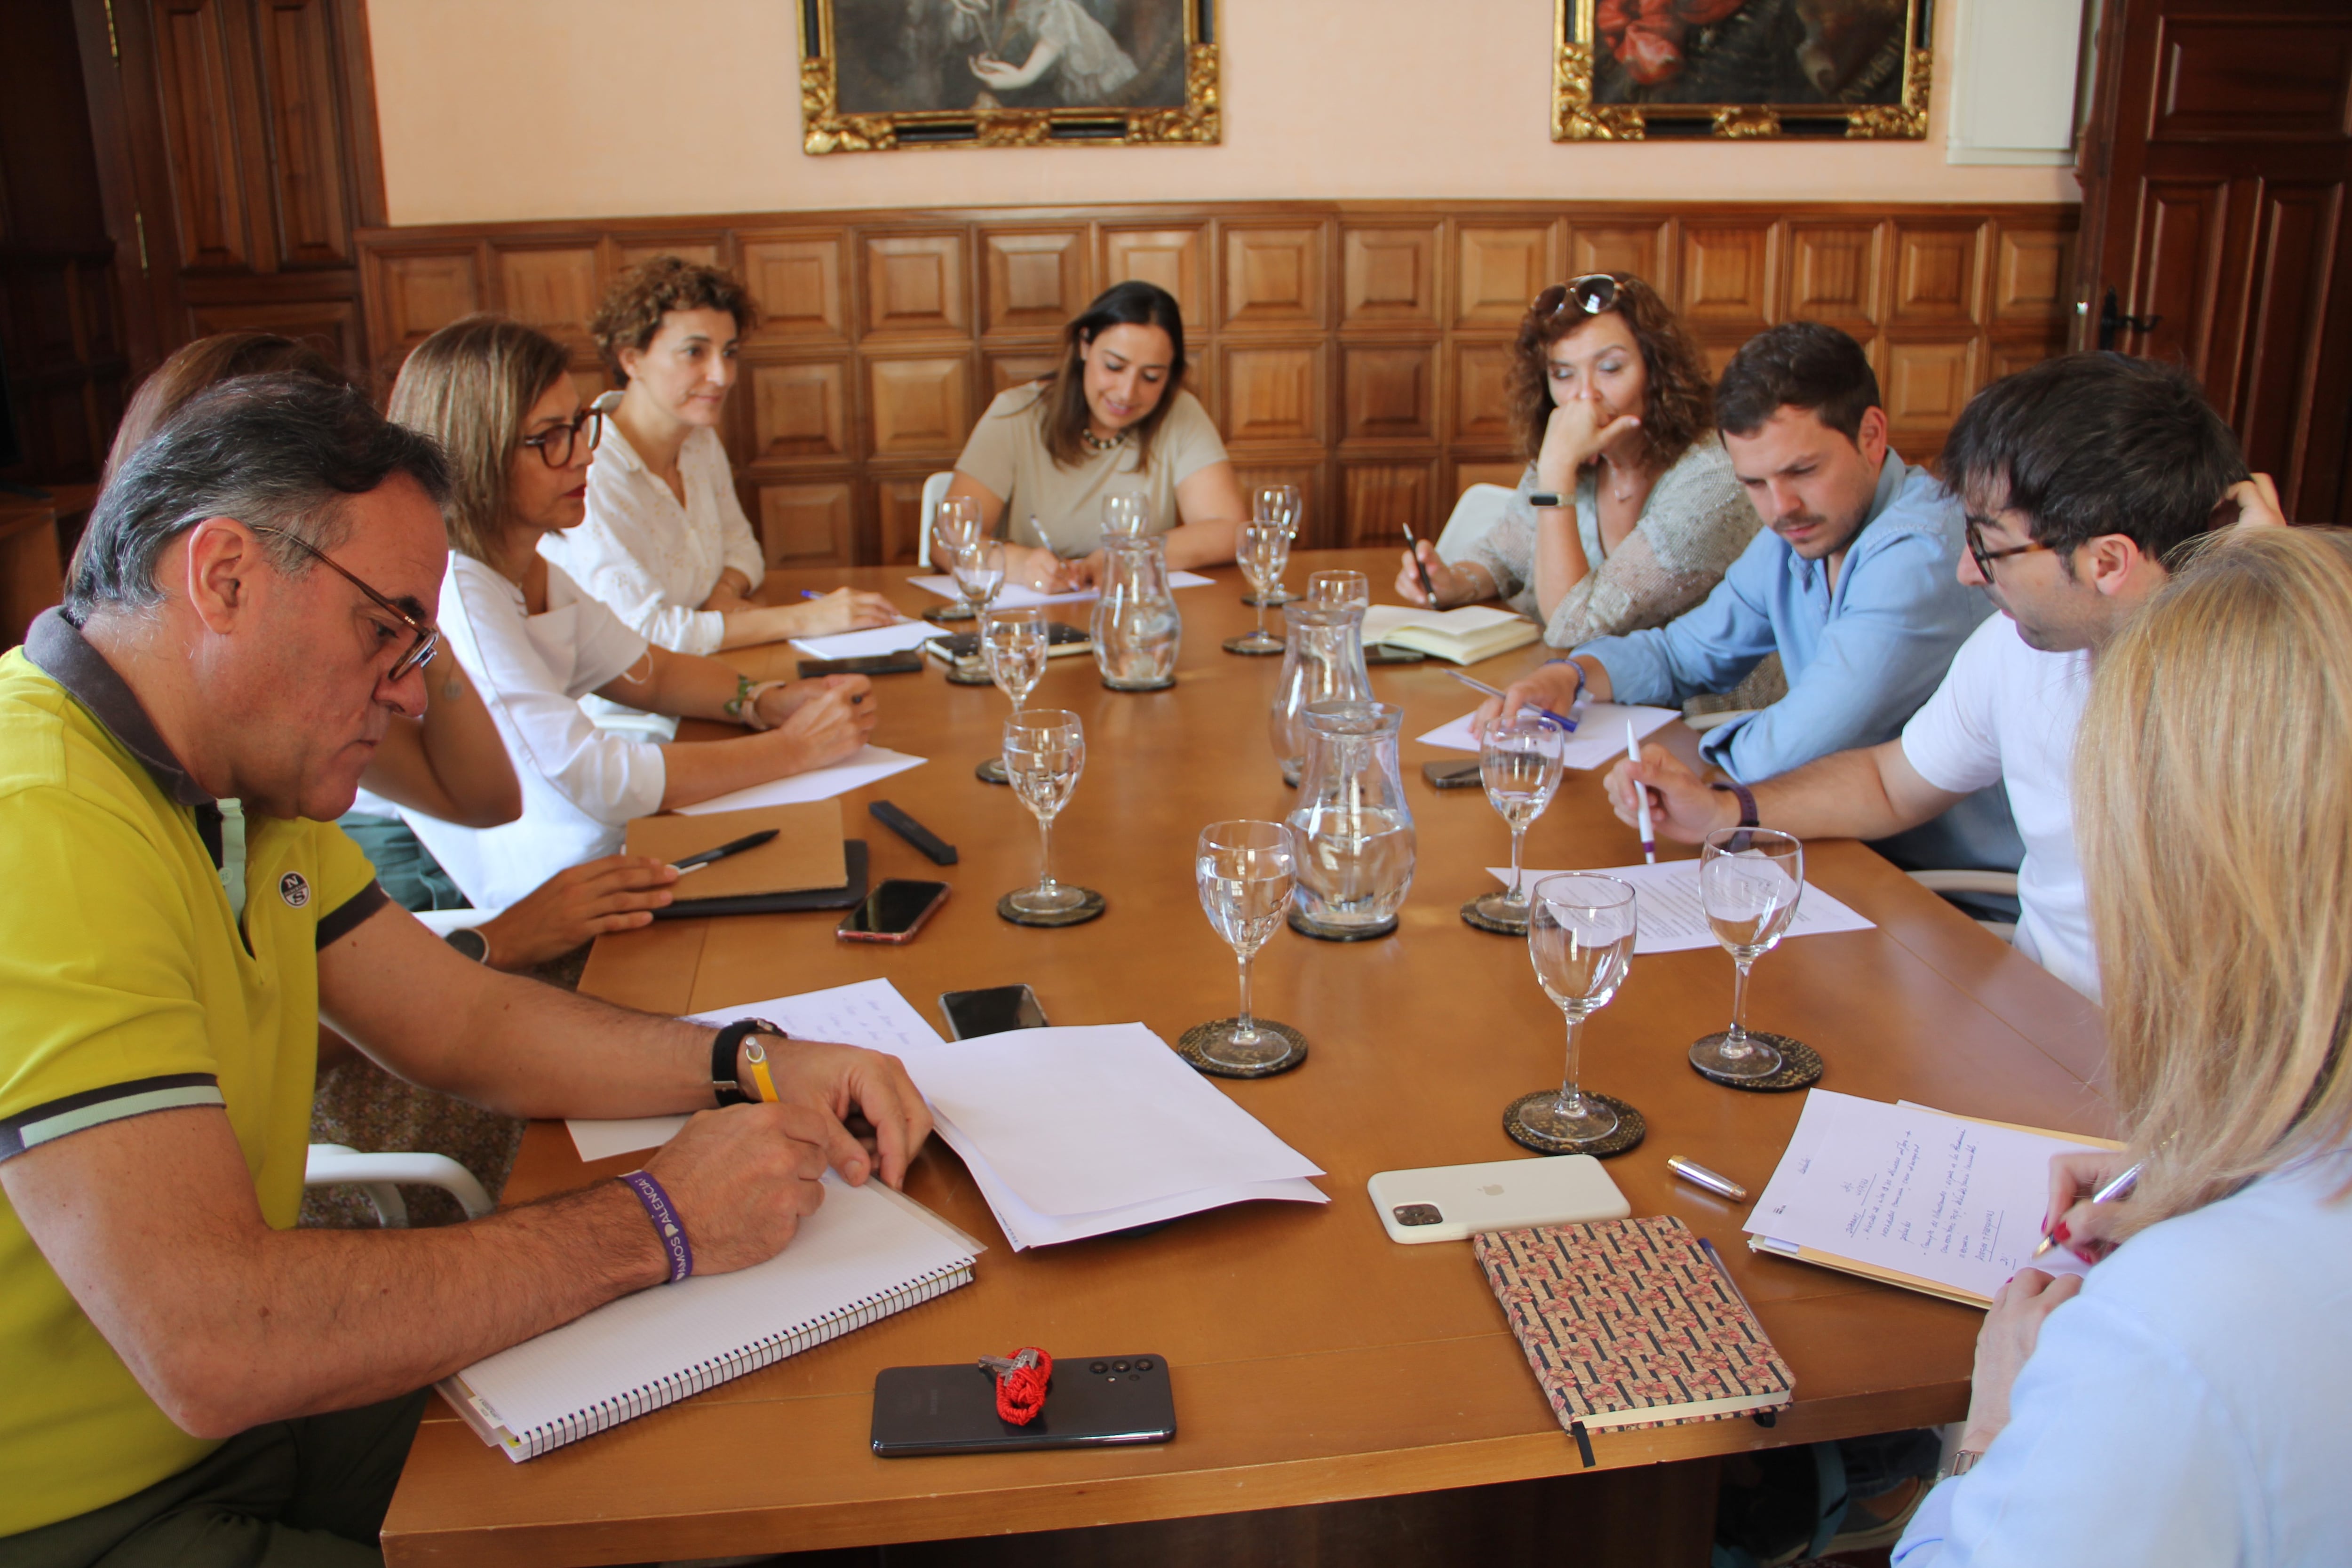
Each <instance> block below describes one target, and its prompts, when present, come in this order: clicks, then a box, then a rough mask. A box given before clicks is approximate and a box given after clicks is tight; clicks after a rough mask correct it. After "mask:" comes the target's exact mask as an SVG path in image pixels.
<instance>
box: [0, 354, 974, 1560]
mask: <svg viewBox="0 0 2352 1568" xmlns="http://www.w3.org/2000/svg"><path fill="white" fill-rule="evenodd" d="M448 482H449V481H448V477H447V474H446V468H445V465H444V462H443V459H442V458H441V455H440V453H439V451H438V449H437V448H436V447H434V446H433V444H432V443H431V442H430V441H428V440H426V439H425V438H424V437H419V436H416V435H415V434H413V433H411V432H408V431H404V430H403V429H401V428H400V427H398V426H393V425H390V424H387V423H386V422H385V421H384V420H383V418H382V417H381V416H379V415H377V414H376V413H375V411H374V410H373V408H371V407H370V406H369V405H368V404H367V403H366V401H365V400H364V399H363V398H362V397H360V396H359V395H357V394H355V393H350V392H344V391H338V390H334V389H331V388H327V387H324V386H321V385H319V384H315V383H309V382H304V381H300V380H299V379H297V378H291V377H251V378H247V379H246V380H242V381H236V382H231V383H228V384H226V385H224V386H223V387H221V388H218V389H216V390H215V392H213V393H211V394H209V395H206V396H205V397H204V398H201V399H199V400H197V401H196V402H194V403H193V404H191V405H189V406H188V407H187V408H186V409H184V411H183V412H182V413H181V414H180V415H179V416H177V417H175V418H174V419H173V421H172V422H171V423H169V424H168V425H166V426H164V427H163V429H162V430H160V431H159V432H158V433H157V434H156V436H155V437H153V439H152V440H151V441H150V442H149V443H148V445H147V446H145V447H142V448H141V449H140V450H139V452H138V453H137V454H135V455H134V456H133V457H132V458H131V460H130V461H129V462H128V463H127V464H126V465H125V467H124V468H122V470H121V473H120V474H118V476H117V477H116V479H114V481H113V482H112V484H111V485H110V487H109V489H108V490H107V492H106V494H105V496H104V497H103V498H102V499H101V500H100V505H99V508H98V510H97V512H96V514H95V515H94V516H93V517H92V518H91V520H90V524H89V529H88V531H87V533H86V535H85V538H84V541H83V543H82V545H81V548H80V550H79V552H78V553H77V555H76V557H75V563H74V568H73V573H72V575H71V578H70V580H69V582H68V584H67V600H66V604H65V605H64V606H63V607H62V609H61V610H53V611H50V612H48V613H47V614H46V615H44V616H42V617H41V618H40V619H39V620H38V621H37V623H36V625H35V626H34V628H33V630H32V633H31V635H30V637H28V639H27V641H26V646H25V647H23V648H22V649H19V650H16V651H14V652H11V653H9V654H8V655H6V656H5V658H0V886H5V888H6V889H8V897H7V899H6V900H5V904H0V1017H5V1018H6V1020H7V1027H6V1028H5V1031H0V1568H16V1565H17V1564H40V1565H42V1568H50V1565H63V1564H81V1563H107V1564H110V1565H122V1568H130V1565H133V1564H144V1563H175V1564H179V1563H196V1564H205V1563H262V1562H264V1561H267V1562H268V1563H272V1564H279V1563H296V1564H308V1563H368V1562H373V1561H377V1560H378V1558H377V1553H376V1551H375V1544H374V1542H375V1534H376V1531H377V1529H378V1527H379V1526H380V1524H381V1522H382V1520H383V1511H384V1509H385V1507H386V1505H387V1504H388V1502H389V1500H390V1497H391V1490H392V1485H393V1482H394V1479H396V1478H397V1476H398V1474H399V1468H400V1464H401V1461H402V1458H404V1455H405V1453H406V1450H407V1447H408V1442H409V1439H410V1437H411V1436H412V1435H413V1433H414V1431H415V1424H416V1420H417V1416H418V1413H419V1411H420V1409H421V1407H422V1401H423V1397H424V1396H423V1394H420V1393H417V1392H415V1391H417V1390H420V1389H422V1388H423V1387H424V1386H425V1385H426V1384H429V1383H431V1382H432V1381H433V1380H434V1379H436V1378H438V1377H440V1376H443V1375H445V1374H446V1373H449V1372H451V1371H454V1370H456V1369H457V1368H458V1367H461V1366H463V1365H465V1364H467V1363H469V1362H472V1361H474V1360H477V1359H478V1358H479V1357H481V1356H483V1355H486V1354H488V1353H489V1352H493V1351H496V1350H499V1349H501V1348H503V1347H505V1346H507V1345H509V1344H512V1343H514V1342H517V1341H520V1340H522V1339H525V1338H528V1337H530V1335H532V1334H535V1333H539V1332H541V1331H544V1330H546V1329H548V1328H551V1327H553V1326H554V1325H556V1324H558V1323H562V1322H564V1321H568V1320H570V1319H572V1318H574V1317H577V1316H578V1315H579V1314H581V1313H582V1312H584V1311H587V1310H590V1309H592V1308H593V1307H595V1306H598V1305H600V1304H602V1303H603V1302H604V1301H607V1300H612V1299H613V1298H614V1297H616V1296H619V1295H622V1294H625V1293H626V1292H628V1291H632V1290H635V1289H643V1288H646V1287H647V1286H651V1285H656V1284H659V1283H661V1282H663V1281H665V1280H669V1279H680V1278H684V1277H685V1276H686V1274H688V1273H689V1272H702V1273H719V1272H725V1271H727V1270H730V1269H733V1268H743V1267H746V1266H748V1265H750V1264H752V1263H755V1262H758V1261H761V1260H762V1259H764V1258H769V1257H772V1256H773V1255H774V1254H775V1252H776V1251H777V1250H778V1249H779V1248H780V1247H783V1246H784V1245H786V1244H787V1243H788V1242H789V1241H790V1239H791V1237H792V1234H793V1227H794V1226H795V1225H796V1224H797V1222H798V1220H799V1218H800V1216H801V1215H804V1214H806V1213H807V1212H809V1211H810V1209H812V1208H813V1207H814V1205H815V1204H816V1202H818V1201H819V1199H820V1197H821V1192H822V1189H821V1188H820V1187H819V1186H818V1184H817V1178H818V1177H820V1176H821V1175H822V1173H823V1172H824V1168H825V1166H826V1165H827V1164H831V1165H833V1166H834V1167H835V1169H837V1170H839V1171H840V1172H841V1173H842V1174H843V1175H844V1176H845V1178H847V1179H849V1180H852V1181H863V1180H865V1179H866V1177H867V1176H868V1175H869V1174H870V1173H874V1172H875V1171H876V1170H877V1167H878V1171H879V1173H880V1174H881V1175H882V1177H883V1178H884V1179H885V1180H887V1181H889V1182H891V1183H892V1184H897V1183H898V1182H900V1181H901V1180H903V1178H904V1173H905V1170H906V1164H907V1162H908V1159H910V1158H911V1157H912V1156H913V1155H914V1153H915V1152H916V1151H917V1149H918V1148H919V1145H920V1144H921V1142H922V1140H923V1139H924V1137H925V1136H926V1135H927V1134H928V1132H929V1120H928V1118H927V1117H926V1116H925V1115H924V1112H923V1109H922V1101H921V1100H920V1097H919V1096H918V1095H917V1094H916V1093H915V1091H914V1089H913V1087H912V1085H911V1084H909V1083H908V1080H907V1079H906V1076H905V1074H904V1072H903V1070H902V1069H900V1068H899V1067H898V1063H897V1062H896V1061H895V1060H893V1059H892V1058H887V1057H882V1056H877V1055H876V1054H875V1053H872V1052H867V1051H860V1050H856V1049H854V1048H852V1047H845V1046H829V1045H822V1044H814V1043H804V1042H797V1041H795V1042H789V1043H786V1042H782V1041H780V1040H774V1039H771V1040H769V1041H768V1042H766V1049H767V1051H768V1054H769V1056H770V1057H771V1058H772V1061H773V1067H774V1071H773V1077H774V1079H775V1082H776V1085H777V1090H778V1098H777V1100H775V1101H773V1102H766V1103H760V1102H755V1101H756V1091H755V1093H754V1095H753V1096H752V1097H751V1098H747V1097H746V1096H745V1094H744V1093H743V1092H742V1091H741V1090H740V1089H739V1088H738V1079H739V1077H743V1076H747V1074H746V1068H744V1067H742V1066H740V1065H739V1063H740V1062H743V1061H745V1060H747V1059H748V1058H743V1057H741V1056H740V1055H739V1053H740V1051H742V1050H743V1049H745V1048H746V1047H745V1042H744V1037H741V1036H739V1035H737V1034H735V1033H733V1032H731V1031H720V1032H719V1033H718V1034H716V1035H714V1033H713V1032H712V1031H710V1030H708V1029H703V1028H700V1027H698V1026H691V1025H688V1024H683V1023H679V1022H676V1021H672V1020H667V1019H656V1018H646V1017H642V1016H636V1015H632V1014H626V1013H623V1012H621V1011H619V1010H617V1009H614V1008H609V1007H604V1006H602V1005H598V1004H595V1003H593V1002H590V1001H586V1000H584V999H582V998H578V997H574V996H572V995H569V994H565V993H562V992H560V991H555V990H551V989H550V988H548V987H546V986H542V985H537V984H533V983H531V982H530V981H527V980H522V979H519V978H517V977H514V976H509V975H505V974H500V973H497V972H495V971H492V970H489V969H488V968H486V967H484V966H482V965H480V964H477V963H470V962H469V961H467V959H466V958H464V957H462V956H461V955H460V954H458V953H457V952H456V951H455V950H453V949H451V948H450V947H448V946H447V945H446V944H445V943H443V942H437V941H436V940H435V939H434V938H433V937H432V936H431V935H430V934H429V933H428V932H426V931H425V929H424V928H423V927H421V926H420V925H418V924H417V923H416V921H415V920H414V919H413V918H411V917H410V916H409V915H408V914H407V913H406V912H405V911H404V910H400V909H398V908H396V907H394V906H393V905H392V904H390V903H389V901H388V900H385V898H384V897H383V893H382V891H381V890H380V889H377V887H376V886H375V883H374V880H373V876H372V874H371V872H370V869H369V867H368V863H367V861H366V859H365V858H363V857H362V855H361V854H360V852H359V850H358V849H357V847H354V846H353V845H352V843H351V842H350V841H349V840H348V839H346V838H345V837H343V836H342V834H341V832H340V831H339V830H338V829H336V828H335V827H333V826H331V822H332V820H333V819H334V818H335V817H336V816H340V815H341V813H342V812H343V811H344V810H345V809H346V808H348V806H349V805H350V804H351V800H352V794H353V792H354V791H355V790H356V788H357V786H358V781H359V775H360V773H361V772H362V769H364V768H365V766H366V765H367V762H368V760H369V758H370V756H371V755H372V754H373V751H374V749H375V746H376V744H377V742H379V741H380V740H381V738H382V736H383V732H384V730H385V727H386V725H387V724H388V722H389V721H390V716H391V715H392V714H394V713H407V714H414V713H417V712H421V711H422V710H423V706H424V702H425V687H424V677H423V675H422V674H421V673H420V670H421V666H422V665H423V663H424V660H425V658H426V657H427V656H429V655H430V653H431V651H432V648H433V645H434V642H435V639H436V637H437V634H436V632H435V630H434V628H433V614H434V609H435V606H436V603H437V600H438V596H439V592H440V586H441V579H442V571H443V563H444V560H445V557H446V546H445V544H444V542H443V535H442V528H441V519H440V514H439V510H438V502H439V501H440V500H441V499H442V498H443V497H444V496H445V495H446V491H447V487H448ZM321 1016H325V1017H327V1018H328V1019H330V1020H331V1022H332V1023H333V1025H334V1026H335V1027H336V1029H337V1030H338V1031H339V1032H341V1034H343V1035H344V1036H346V1037H349V1038H351V1039H352V1041H354V1042H355V1043H356V1044H358V1045H359V1046H360V1047H361V1048H362V1049H363V1050H365V1051H367V1052H368V1053H369V1054H370V1055H371V1056H373V1057H374V1058H376V1059H377V1060H379V1061H381V1062H383V1064H384V1065H385V1066H387V1067H388V1068H392V1069H393V1070H394V1071H396V1072H398V1073H400V1074H402V1075H403V1076H405V1077H407V1078H410V1079H415V1081H417V1082H420V1083H425V1084H428V1085H431V1086H433V1087H435V1088H437V1089H444V1090H446V1091H447V1092H450V1093H453V1094H457V1095H461V1096H465V1097H467V1098H469V1099H472V1100H477V1101H478V1102H480V1103H483V1104H486V1105H488V1106H491V1107H493V1108H495V1109H497V1110H502V1111H505V1112H507V1113H509V1114H514V1115H527V1116H564V1115H575V1116H641V1115H650V1114H656V1113H660V1112H677V1111H681V1110H707V1111H708V1114H704V1115H700V1116H697V1117H695V1118H694V1120H693V1121H691V1122H690V1123H689V1124H688V1128H687V1130H686V1131H685V1132H683V1133H681V1134H680V1135H679V1137H678V1138H677V1140H676V1141H675V1142H672V1143H671V1144H670V1145H669V1146H668V1147H667V1148H666V1149H664V1150H662V1151H661V1152H658V1153H657V1154H656V1155H655V1156H654V1157H653V1158H652V1159H651V1160H650V1161H648V1162H647V1164H646V1173H645V1174H646V1176H648V1177H650V1178H652V1182H651V1186H652V1188H653V1193H651V1194H648V1193H644V1192H642V1191H641V1189H640V1188H639V1187H636V1186H632V1185H626V1184H621V1183H616V1182H604V1183H601V1184H598V1185H596V1186H594V1187H592V1188H588V1189H583V1191H581V1192H578V1193H575V1194H567V1195H565V1196H563V1197H560V1198H557V1199H554V1200H551V1201H549V1202H546V1203H541V1204H537V1205H530V1206H529V1207H525V1208H520V1209H514V1210H509V1211H506V1212H503V1213H500V1214H498V1215H492V1216H490V1217H489V1218H487V1219H483V1220H478V1221H475V1222H472V1223H470V1224H467V1225H464V1226H449V1227H446V1228H443V1229H438V1230H429V1231H383V1232H364V1233H362V1232H341V1231H301V1230H296V1229H293V1228H292V1226H293V1224H294V1217H295V1214H296V1210H297V1208H298V1206H299V1202H300V1196H301V1182H302V1168H303V1162H304V1153H305V1136H306V1132H307V1129H308V1127H309V1122H310V1095H311V1089H312V1085H313V1080H314V1075H315V1071H316V1066H317V1048H318V1047H317V1041H318V1026H319V1022H320V1018H321ZM749 1048H751V1049H754V1050H756V1049H759V1048H761V1047H760V1045H759V1044H758V1043H756V1042H754V1043H752V1044H751V1047H749ZM714 1100H718V1101H719V1103H720V1104H721V1105H723V1106H724V1107H725V1109H719V1110H710V1109H709V1108H710V1107H711V1106H712V1105H713V1101H714ZM852 1105H855V1106H856V1107H858V1108H859V1109H860V1110H862V1111H863V1113H864V1114H865V1116H866V1119H867V1120H868V1121H871V1122H872V1123H873V1125H874V1128H875V1130H876V1140H875V1146H874V1147H873V1148H871V1149H869V1148H867V1147H866V1146H864V1145H861V1144H860V1143H859V1142H857V1141H856V1139H854V1138H852V1137H850V1136H849V1134H848V1133H847V1132H846V1131H845V1130H844V1129H843V1127H842V1125H841V1122H840V1121H839V1120H838V1119H837V1117H836V1114H835V1109H836V1108H837V1109H839V1110H843V1111H845V1110H846V1109H847V1108H848V1107H850V1106H852ZM653 1194H661V1198H660V1200H659V1201H658V1202H657V1201H656V1197H655V1196H654V1195H653ZM663 1205H667V1207H668V1208H669V1209H671V1210H673V1211H674V1212H675V1214H676V1215H677V1216H678V1217H679V1219H680V1221H681V1222H682V1224H683V1226H684V1231H685V1238H684V1242H683V1243H680V1242H678V1241H677V1240H676V1239H674V1238H667V1237H664V1236H663V1235H662V1234H661V1232H660V1231H659V1229H658V1228H657V1222H656V1220H654V1219H653V1218H652V1217H651V1215H652V1212H653V1211H654V1210H655V1209H656V1208H657V1207H661V1206H663Z"/></svg>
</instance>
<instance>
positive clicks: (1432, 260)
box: [1339, 224, 1438, 330]
mask: <svg viewBox="0 0 2352 1568" xmlns="http://www.w3.org/2000/svg"><path fill="white" fill-rule="evenodd" d="M1437 256H1438V226H1437V225H1435V224H1422V225H1415V226H1413V227H1411V228H1386V227H1383V228H1353V227H1351V228H1347V229H1343V230H1342V231H1341V232H1340V236H1339V325H1340V327H1341V329H1342V330H1349V329H1360V328H1366V327H1435V326H1436V325H1437Z"/></svg>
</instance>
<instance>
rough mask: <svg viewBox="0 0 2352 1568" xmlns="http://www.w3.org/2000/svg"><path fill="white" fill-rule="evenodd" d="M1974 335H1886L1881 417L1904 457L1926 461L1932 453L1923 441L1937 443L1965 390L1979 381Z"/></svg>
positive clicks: (1965, 400) (1957, 413)
mask: <svg viewBox="0 0 2352 1568" xmlns="http://www.w3.org/2000/svg"><path fill="white" fill-rule="evenodd" d="M1977 342H1978V341H1977V340H1976V339H1975V338H1973V337H1966V338H1947V339H1928V340H1924V341H1919V340H1913V341H1904V340H1899V339H1897V340H1890V341H1887V342H1885V343H1884V345H1883V349H1884V354H1885V358H1884V362H1883V363H1881V364H1880V365H1879V367H1878V377H1879V392H1880V394H1881V395H1882V396H1884V397H1885V402H1886V421H1887V425H1888V426H1889V428H1890V430H1891V431H1892V434H1893V437H1894V439H1895V444H1896V445H1897V446H1898V447H1901V446H1904V445H1905V444H1906V438H1907V439H1908V444H1909V446H1910V447H1911V449H1910V450H1907V451H1906V452H1905V453H1904V457H1905V458H1906V460H1907V461H1910V462H1915V463H1921V462H1926V461H1927V460H1928V458H1932V457H1933V456H1934V455H1935V454H1934V453H1933V452H1932V451H1929V450H1927V446H1923V445H1922V440H1923V439H1925V440H1926V442H1927V445H1932V446H1934V447H1937V448H1940V447H1942V445H1943V438H1944V437H1945V435H1946V434H1947V433H1948V432H1949V431H1950V429H1951V427H1952V421H1954V420H1955V419H1958V417H1959V416H1960V410H1961V408H1962V407H1963V406H1965V405H1967V403H1968V400H1969V395H1970V394H1972V393H1974V392H1975V391H1976V389H1977V387H1978V386H1979V384H1980V383H1979V379H1978V376H1977V363H1978V352H1977Z"/></svg>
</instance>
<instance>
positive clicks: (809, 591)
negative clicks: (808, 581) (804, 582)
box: [801, 588, 824, 599]
mask: <svg viewBox="0 0 2352 1568" xmlns="http://www.w3.org/2000/svg"><path fill="white" fill-rule="evenodd" d="M801 597H802V598H803V599H822V598H824V595H823V594H820V593H818V592H817V591H816V590H815V589H814V588H803V589H802V590H801Z"/></svg>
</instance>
